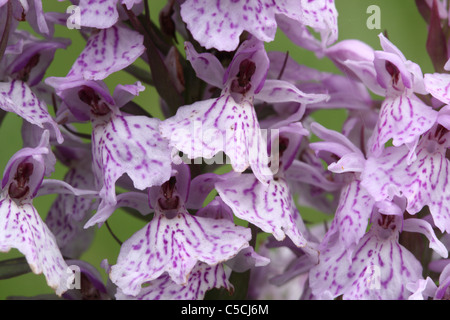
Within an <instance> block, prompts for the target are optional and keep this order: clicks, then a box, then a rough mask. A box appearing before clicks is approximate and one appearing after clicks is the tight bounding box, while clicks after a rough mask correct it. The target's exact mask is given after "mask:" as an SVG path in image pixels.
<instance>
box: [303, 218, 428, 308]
mask: <svg viewBox="0 0 450 320" xmlns="http://www.w3.org/2000/svg"><path fill="white" fill-rule="evenodd" d="M402 220H403V218H402V217H400V216H396V215H383V214H380V213H374V215H373V216H372V217H371V222H372V223H371V227H370V229H369V231H368V232H367V233H366V234H365V235H364V236H363V238H361V240H360V241H359V242H358V245H357V246H356V247H355V249H354V250H353V253H352V255H351V259H347V258H346V251H345V248H344V247H343V246H341V245H339V241H335V240H336V238H337V237H335V238H334V239H330V240H331V242H329V243H328V245H327V247H326V248H324V249H322V250H321V260H320V262H319V264H318V265H317V266H315V267H313V268H312V269H311V270H310V272H309V283H310V286H311V290H312V294H313V296H315V298H316V299H333V298H336V297H338V296H342V298H343V299H350V300H352V299H357V300H366V299H370V300H378V299H386V300H390V299H396V300H397V299H407V298H408V296H409V294H410V292H409V290H407V286H409V285H410V284H411V283H414V282H416V281H417V280H418V279H422V266H421V265H420V263H419V261H418V260H417V259H416V258H415V257H414V255H413V254H412V253H411V252H409V251H408V250H407V249H406V248H405V247H403V246H402V245H400V244H399V243H398V237H399V234H400V232H401V228H402V222H403V223H406V222H407V221H408V220H405V221H402Z"/></svg>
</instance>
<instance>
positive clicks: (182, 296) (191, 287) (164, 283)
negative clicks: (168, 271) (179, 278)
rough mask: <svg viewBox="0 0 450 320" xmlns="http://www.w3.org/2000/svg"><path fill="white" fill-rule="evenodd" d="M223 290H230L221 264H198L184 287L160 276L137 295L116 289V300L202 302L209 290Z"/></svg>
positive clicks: (230, 285) (231, 286)
mask: <svg viewBox="0 0 450 320" xmlns="http://www.w3.org/2000/svg"><path fill="white" fill-rule="evenodd" d="M214 288H217V289H220V288H225V289H227V290H232V288H233V285H232V284H231V283H230V282H229V281H228V278H227V275H226V273H225V270H224V268H223V266H222V264H217V265H215V266H209V265H207V264H206V263H201V262H198V263H197V264H196V265H195V267H194V268H193V269H192V271H191V273H190V275H189V280H188V282H187V283H186V284H185V285H179V284H177V283H175V282H173V281H172V280H171V278H170V277H169V276H168V275H162V276H161V277H159V278H158V279H156V280H153V281H150V282H148V283H146V284H145V286H144V287H143V288H142V289H141V291H140V292H139V294H138V295H136V296H129V295H125V294H124V293H123V292H122V290H120V289H118V291H117V294H116V299H117V300H202V299H203V298H204V296H205V293H206V292H207V291H209V290H211V289H214Z"/></svg>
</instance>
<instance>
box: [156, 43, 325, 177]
mask: <svg viewBox="0 0 450 320" xmlns="http://www.w3.org/2000/svg"><path fill="white" fill-rule="evenodd" d="M186 52H187V57H188V59H189V61H190V62H191V64H192V66H193V68H194V70H195V71H196V73H197V76H198V77H199V78H200V79H202V80H204V81H206V82H208V83H210V84H211V85H213V86H216V87H218V88H221V89H222V91H221V94H220V96H219V97H218V98H211V99H208V100H204V101H199V102H196V103H194V104H192V105H189V106H183V107H180V108H179V109H178V111H177V114H176V115H175V116H173V117H171V118H169V119H166V120H164V121H163V122H162V123H161V126H160V129H161V134H162V136H163V137H164V138H166V139H168V140H169V141H170V145H171V146H173V147H174V148H176V149H177V150H179V151H182V152H183V154H184V155H186V156H187V157H188V158H190V159H194V158H198V157H203V158H205V159H212V158H214V157H215V156H216V154H218V153H219V152H221V151H222V152H224V153H225V154H226V155H227V156H228V157H229V158H230V162H231V165H232V167H233V170H234V171H237V172H243V171H244V170H246V169H247V168H248V167H251V169H252V171H253V173H254V175H255V176H256V177H257V178H258V180H259V181H261V182H262V183H266V184H267V181H269V180H270V179H271V176H272V174H271V171H270V169H269V167H268V164H269V163H268V162H269V161H268V160H269V159H268V155H267V147H266V143H265V141H264V137H263V134H262V132H261V129H260V127H259V123H258V119H257V116H256V113H255V110H254V107H253V101H254V99H259V100H262V101H266V102H269V103H271V102H283V101H284V102H286V101H297V102H300V103H305V104H306V103H313V102H317V101H321V100H324V99H326V98H327V95H320V94H318V95H316V94H305V93H303V92H301V91H300V90H299V89H297V88H296V87H295V86H294V85H292V84H290V83H288V82H284V81H280V80H266V79H265V76H266V73H267V68H268V65H269V61H268V58H267V55H266V52H265V50H264V46H263V43H262V42H261V41H259V40H257V39H256V38H251V39H249V40H247V41H245V42H244V43H243V44H242V45H241V46H240V47H239V49H238V51H237V52H236V54H235V56H234V58H233V60H232V62H231V64H230V65H229V67H228V68H227V69H226V70H224V68H223V67H222V66H221V64H220V62H219V61H218V60H217V58H216V57H214V56H213V55H211V54H209V53H201V54H198V53H197V52H195V51H194V50H193V47H192V45H191V44H189V43H187V44H186Z"/></svg>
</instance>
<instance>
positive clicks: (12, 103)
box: [0, 80, 64, 143]
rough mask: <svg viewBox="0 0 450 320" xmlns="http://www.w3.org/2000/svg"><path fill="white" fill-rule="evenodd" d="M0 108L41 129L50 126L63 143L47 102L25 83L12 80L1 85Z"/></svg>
mask: <svg viewBox="0 0 450 320" xmlns="http://www.w3.org/2000/svg"><path fill="white" fill-rule="evenodd" d="M0 108H1V109H3V110H5V111H8V112H14V113H16V114H17V115H19V116H20V117H22V118H23V119H25V120H26V121H28V122H30V123H32V124H34V125H37V126H38V127H40V128H43V129H44V128H45V127H46V126H50V127H51V128H52V130H53V131H54V132H55V134H56V137H57V140H58V142H59V143H62V142H63V140H64V139H63V137H62V134H61V131H60V130H59V127H58V124H57V123H56V122H55V121H54V120H53V118H52V116H51V115H50V114H49V113H48V111H47V105H46V104H45V102H43V101H41V100H39V99H38V97H37V96H36V95H35V94H34V92H33V91H32V90H31V89H30V87H28V85H27V84H26V83H25V82H22V81H19V80H12V81H11V82H3V83H0Z"/></svg>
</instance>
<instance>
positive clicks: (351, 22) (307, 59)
mask: <svg viewBox="0 0 450 320" xmlns="http://www.w3.org/2000/svg"><path fill="white" fill-rule="evenodd" d="M42 2H43V4H44V9H45V10H46V11H59V12H65V10H66V8H67V7H68V6H69V5H70V2H68V1H65V2H64V1H63V2H58V1H56V0H43V1H42ZM165 3H166V1H164V0H150V1H149V4H150V8H151V10H150V11H151V18H153V19H154V20H155V21H157V17H158V12H159V10H160V9H161V8H162V7H163V6H164V5H165ZM374 4H375V5H378V6H379V7H380V9H381V29H380V30H376V29H375V30H369V29H368V28H367V26H366V21H367V19H368V18H369V16H370V14H368V13H366V10H367V8H368V7H369V6H370V5H374ZM336 7H337V10H338V12H339V20H338V22H339V40H344V39H360V40H363V41H364V42H366V43H367V44H369V45H371V46H372V47H373V48H374V49H380V44H379V38H378V34H379V33H380V32H383V31H385V30H386V31H387V32H388V35H389V39H390V40H391V41H392V42H393V43H394V44H395V45H396V46H397V47H398V48H399V49H400V50H401V51H402V52H403V53H404V54H405V56H406V58H407V59H409V60H411V61H413V62H416V63H418V64H419V65H420V66H421V68H422V72H423V73H430V72H433V68H432V64H431V62H430V59H429V57H428V55H427V53H426V50H425V43H426V37H427V26H426V24H425V22H424V21H423V19H422V17H421V16H420V15H419V13H418V11H417V9H416V6H415V2H414V0H396V1H393V0H383V1H375V0H370V1H369V0H336ZM22 24H23V23H22ZM21 27H22V28H25V29H27V27H26V26H22V25H21ZM27 30H28V29H27ZM55 36H57V37H68V38H71V39H72V44H71V45H70V46H69V47H68V48H67V50H58V51H57V53H56V55H55V60H54V62H53V63H52V65H51V66H50V68H49V69H48V72H47V76H65V75H66V74H67V72H68V71H69V69H70V68H71V66H72V63H73V62H74V61H75V59H76V57H77V56H78V54H79V53H80V52H81V51H82V50H83V48H84V44H85V41H84V40H83V38H82V37H81V36H80V35H79V33H78V31H77V30H69V29H67V28H65V27H62V26H57V28H56V33H55ZM267 49H268V50H278V51H286V50H289V54H290V55H291V56H292V57H294V59H296V60H297V61H298V62H299V63H301V64H304V65H307V66H310V67H314V68H317V69H319V70H323V71H331V72H338V71H337V69H336V68H335V67H334V65H333V64H332V63H331V62H330V61H328V60H326V59H323V60H318V59H317V58H316V57H315V55H314V54H313V53H311V52H308V51H306V50H304V49H301V48H298V47H296V46H294V45H292V44H291V43H290V42H289V40H287V38H286V37H285V36H284V35H283V34H282V33H280V32H279V33H278V34H277V36H276V39H275V41H274V42H271V43H268V44H267ZM134 82H135V79H134V78H133V77H131V76H129V75H128V74H126V73H124V72H118V73H116V74H113V75H112V76H110V77H109V78H108V79H107V80H106V83H107V84H108V86H109V88H110V89H111V90H113V89H114V87H115V86H116V85H117V84H118V83H122V84H129V83H134ZM135 101H136V102H137V103H139V104H140V105H142V106H144V107H145V108H146V109H147V110H152V114H154V115H155V116H157V117H160V118H162V116H161V113H160V112H159V110H158V100H157V95H156V91H155V90H154V89H153V88H151V87H147V89H146V90H145V91H144V92H142V93H141V94H140V96H139V97H137V98H136V100H135ZM316 116H317V120H318V121H319V122H321V123H322V124H323V125H325V126H326V127H329V128H333V129H337V130H339V129H340V125H341V123H342V120H343V119H344V117H345V112H344V111H343V110H327V111H320V112H318V113H317V115H316ZM20 127H21V119H20V118H19V117H17V116H15V115H14V114H8V115H7V116H6V118H5V121H4V122H3V124H2V126H1V127H0V139H1V140H0V146H1V152H0V170H3V168H4V167H5V165H6V163H7V161H8V159H9V158H10V157H11V156H12V155H13V154H14V153H15V152H16V151H18V150H19V149H20V147H21V138H20ZM65 170H66V169H65V168H64V167H63V166H58V167H57V168H56V172H55V174H54V176H52V178H62V177H63V176H64V173H65ZM54 198H55V196H45V197H40V198H36V199H35V200H34V205H35V206H36V208H37V209H38V211H39V212H40V214H41V217H42V219H45V216H46V212H47V211H48V209H49V208H50V206H51V202H52V200H53V199H54ZM109 224H110V226H111V228H112V229H113V230H114V232H115V234H116V235H117V237H118V238H119V239H121V240H122V241H125V240H126V239H127V238H128V237H130V236H131V235H132V234H133V233H134V232H136V231H137V230H139V229H140V228H142V227H143V226H144V223H143V222H142V221H140V220H138V219H136V218H133V217H131V216H129V215H127V214H126V213H124V212H116V213H115V214H113V215H112V217H111V218H110V219H109ZM119 249H120V247H119V245H118V244H117V242H115V241H114V240H113V238H112V237H111V235H110V234H109V232H108V231H107V230H106V228H105V227H101V228H99V229H98V230H97V233H96V238H95V240H94V243H93V245H92V246H91V247H90V249H89V250H88V251H87V252H86V253H85V254H84V255H83V256H82V259H83V260H85V261H88V262H90V263H91V264H92V265H94V266H95V267H97V268H99V269H100V267H99V266H100V262H101V261H102V260H103V259H105V258H106V259H108V261H109V262H110V263H114V262H115V260H116V258H117V255H118V253H119ZM18 256H21V254H20V253H18V252H17V251H16V250H11V252H9V253H0V260H5V259H9V258H13V257H18ZM100 271H101V273H102V275H103V276H104V279H106V274H105V272H103V270H101V269H100ZM44 293H52V290H51V289H50V288H48V287H47V285H46V282H45V278H44V276H43V275H35V274H32V273H29V274H26V275H23V276H19V277H16V278H13V279H8V280H0V299H2V300H3V299H5V298H7V297H10V296H27V297H32V296H34V295H38V294H44Z"/></svg>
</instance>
